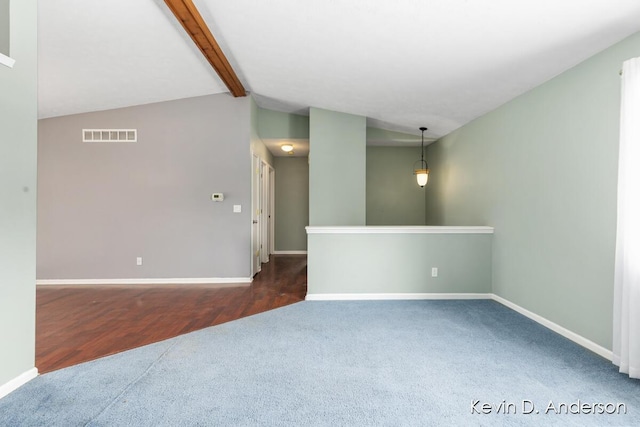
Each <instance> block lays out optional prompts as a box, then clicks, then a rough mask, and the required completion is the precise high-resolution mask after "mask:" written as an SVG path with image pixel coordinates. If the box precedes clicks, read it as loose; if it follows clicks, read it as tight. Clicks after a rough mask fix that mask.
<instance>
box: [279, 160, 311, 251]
mask: <svg viewBox="0 0 640 427" xmlns="http://www.w3.org/2000/svg"><path fill="white" fill-rule="evenodd" d="M274 169H275V174H276V184H275V187H276V188H275V199H276V200H275V204H276V206H275V208H276V209H275V219H276V223H275V250H276V251H306V250H307V233H306V231H305V229H304V228H305V227H306V226H307V225H309V160H308V159H307V158H306V157H275V163H274Z"/></svg>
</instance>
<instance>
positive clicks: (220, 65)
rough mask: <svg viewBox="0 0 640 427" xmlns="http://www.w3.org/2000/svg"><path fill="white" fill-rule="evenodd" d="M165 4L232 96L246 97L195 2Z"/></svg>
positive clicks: (180, 0) (177, 0)
mask: <svg viewBox="0 0 640 427" xmlns="http://www.w3.org/2000/svg"><path fill="white" fill-rule="evenodd" d="M164 2H165V3H166V4H167V6H169V9H171V12H173V14H174V15H175V16H176V18H178V21H180V24H182V27H183V28H184V29H185V31H186V32H187V33H188V34H189V36H190V37H191V39H192V40H193V41H194V42H195V44H196V46H198V49H200V52H202V54H203V55H204V56H205V58H207V61H209V64H211V66H212V67H213V69H214V70H216V73H218V76H220V78H221V79H222V81H223V82H224V84H225V85H227V87H228V88H229V91H230V92H231V94H232V95H233V96H235V97H238V96H246V95H247V92H246V91H245V89H244V87H243V86H242V83H240V79H238V76H237V75H236V73H235V72H234V71H233V68H231V64H229V61H227V57H226V56H224V53H223V52H222V49H220V46H219V45H218V42H216V39H215V38H214V37H213V34H211V31H209V27H207V24H206V23H205V22H204V19H202V16H201V15H200V12H198V9H197V8H196V6H195V5H194V4H193V1H191V0H164Z"/></svg>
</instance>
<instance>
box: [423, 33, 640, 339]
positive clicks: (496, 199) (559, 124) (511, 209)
mask: <svg viewBox="0 0 640 427" xmlns="http://www.w3.org/2000/svg"><path fill="white" fill-rule="evenodd" d="M637 56H640V33H637V34H635V35H633V36H631V37H629V38H627V39H626V40H624V41H622V42H620V43H618V44H616V45H614V46H613V47H611V48H609V49H607V50H605V51H603V52H601V53H599V54H597V55H595V56H594V57H592V58H590V59H588V60H586V61H584V62H583V63H581V64H579V65H577V66H576V67H574V68H572V69H571V70H569V71H567V72H565V73H563V74H561V75H559V76H557V77H555V78H554V79H552V80H550V81H548V82H547V83H545V84H543V85H541V86H539V87H537V88H535V89H533V90H531V91H530V92H528V93H525V94H524V95H522V96H519V97H518V98H516V99H514V100H512V101H510V102H508V103H507V104H505V105H503V106H501V107H500V108H498V109H496V110H495V111H493V112H491V113H489V114H487V115H485V116H483V117H480V118H479V119H477V120H475V121H473V122H471V123H469V124H468V125H466V126H463V127H462V128H460V129H458V130H457V131H455V132H453V133H451V134H449V135H447V136H446V137H444V138H442V139H441V140H439V141H438V142H436V143H435V144H432V145H430V146H429V147H428V149H427V156H428V159H429V161H430V166H431V177H430V181H429V184H428V188H427V193H426V199H427V220H428V223H429V224H434V225H490V226H493V227H495V235H494V240H493V283H492V287H493V292H494V293H496V294H497V295H499V296H501V297H503V298H505V299H507V300H509V301H511V302H513V303H515V304H518V305H520V306H521V307H524V308H525V309H527V310H530V311H532V312H534V313H536V314H538V315H540V316H542V317H545V318H546V319H548V320H550V321H552V322H555V323H557V324H559V325H560V326H563V327H565V328H567V329H569V330H571V331H573V332H575V333H577V334H579V335H582V336H583V337H586V338H587V339H589V340H591V341H593V342H595V343H596V344H599V345H601V346H603V347H605V348H608V349H610V348H611V342H612V300H613V271H614V270H613V269H614V251H615V248H614V245H615V233H616V185H617V161H618V134H619V110H620V76H619V71H620V69H621V66H622V62H623V61H625V60H626V59H629V58H632V57H637Z"/></svg>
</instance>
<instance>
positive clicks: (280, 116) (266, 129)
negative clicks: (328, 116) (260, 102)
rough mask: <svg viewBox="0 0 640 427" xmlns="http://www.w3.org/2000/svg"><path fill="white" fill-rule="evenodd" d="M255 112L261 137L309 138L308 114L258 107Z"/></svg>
mask: <svg viewBox="0 0 640 427" xmlns="http://www.w3.org/2000/svg"><path fill="white" fill-rule="evenodd" d="M257 113H258V114H257V117H258V133H259V134H260V137H261V138H291V139H307V138H309V116H302V115H299V114H291V113H283V112H280V111H274V110H269V109H266V108H260V107H258V110H257Z"/></svg>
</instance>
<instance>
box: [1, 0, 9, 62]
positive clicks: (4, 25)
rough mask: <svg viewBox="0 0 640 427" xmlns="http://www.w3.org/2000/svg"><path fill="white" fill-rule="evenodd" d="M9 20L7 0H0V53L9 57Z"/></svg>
mask: <svg viewBox="0 0 640 427" xmlns="http://www.w3.org/2000/svg"><path fill="white" fill-rule="evenodd" d="M9 24H10V20H9V0H0V53H2V54H4V55H6V56H9V54H10V52H9V48H10V47H11V46H10V43H9V41H10V40H11V37H10V36H11V34H10V28H11V27H10V25H9Z"/></svg>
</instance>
